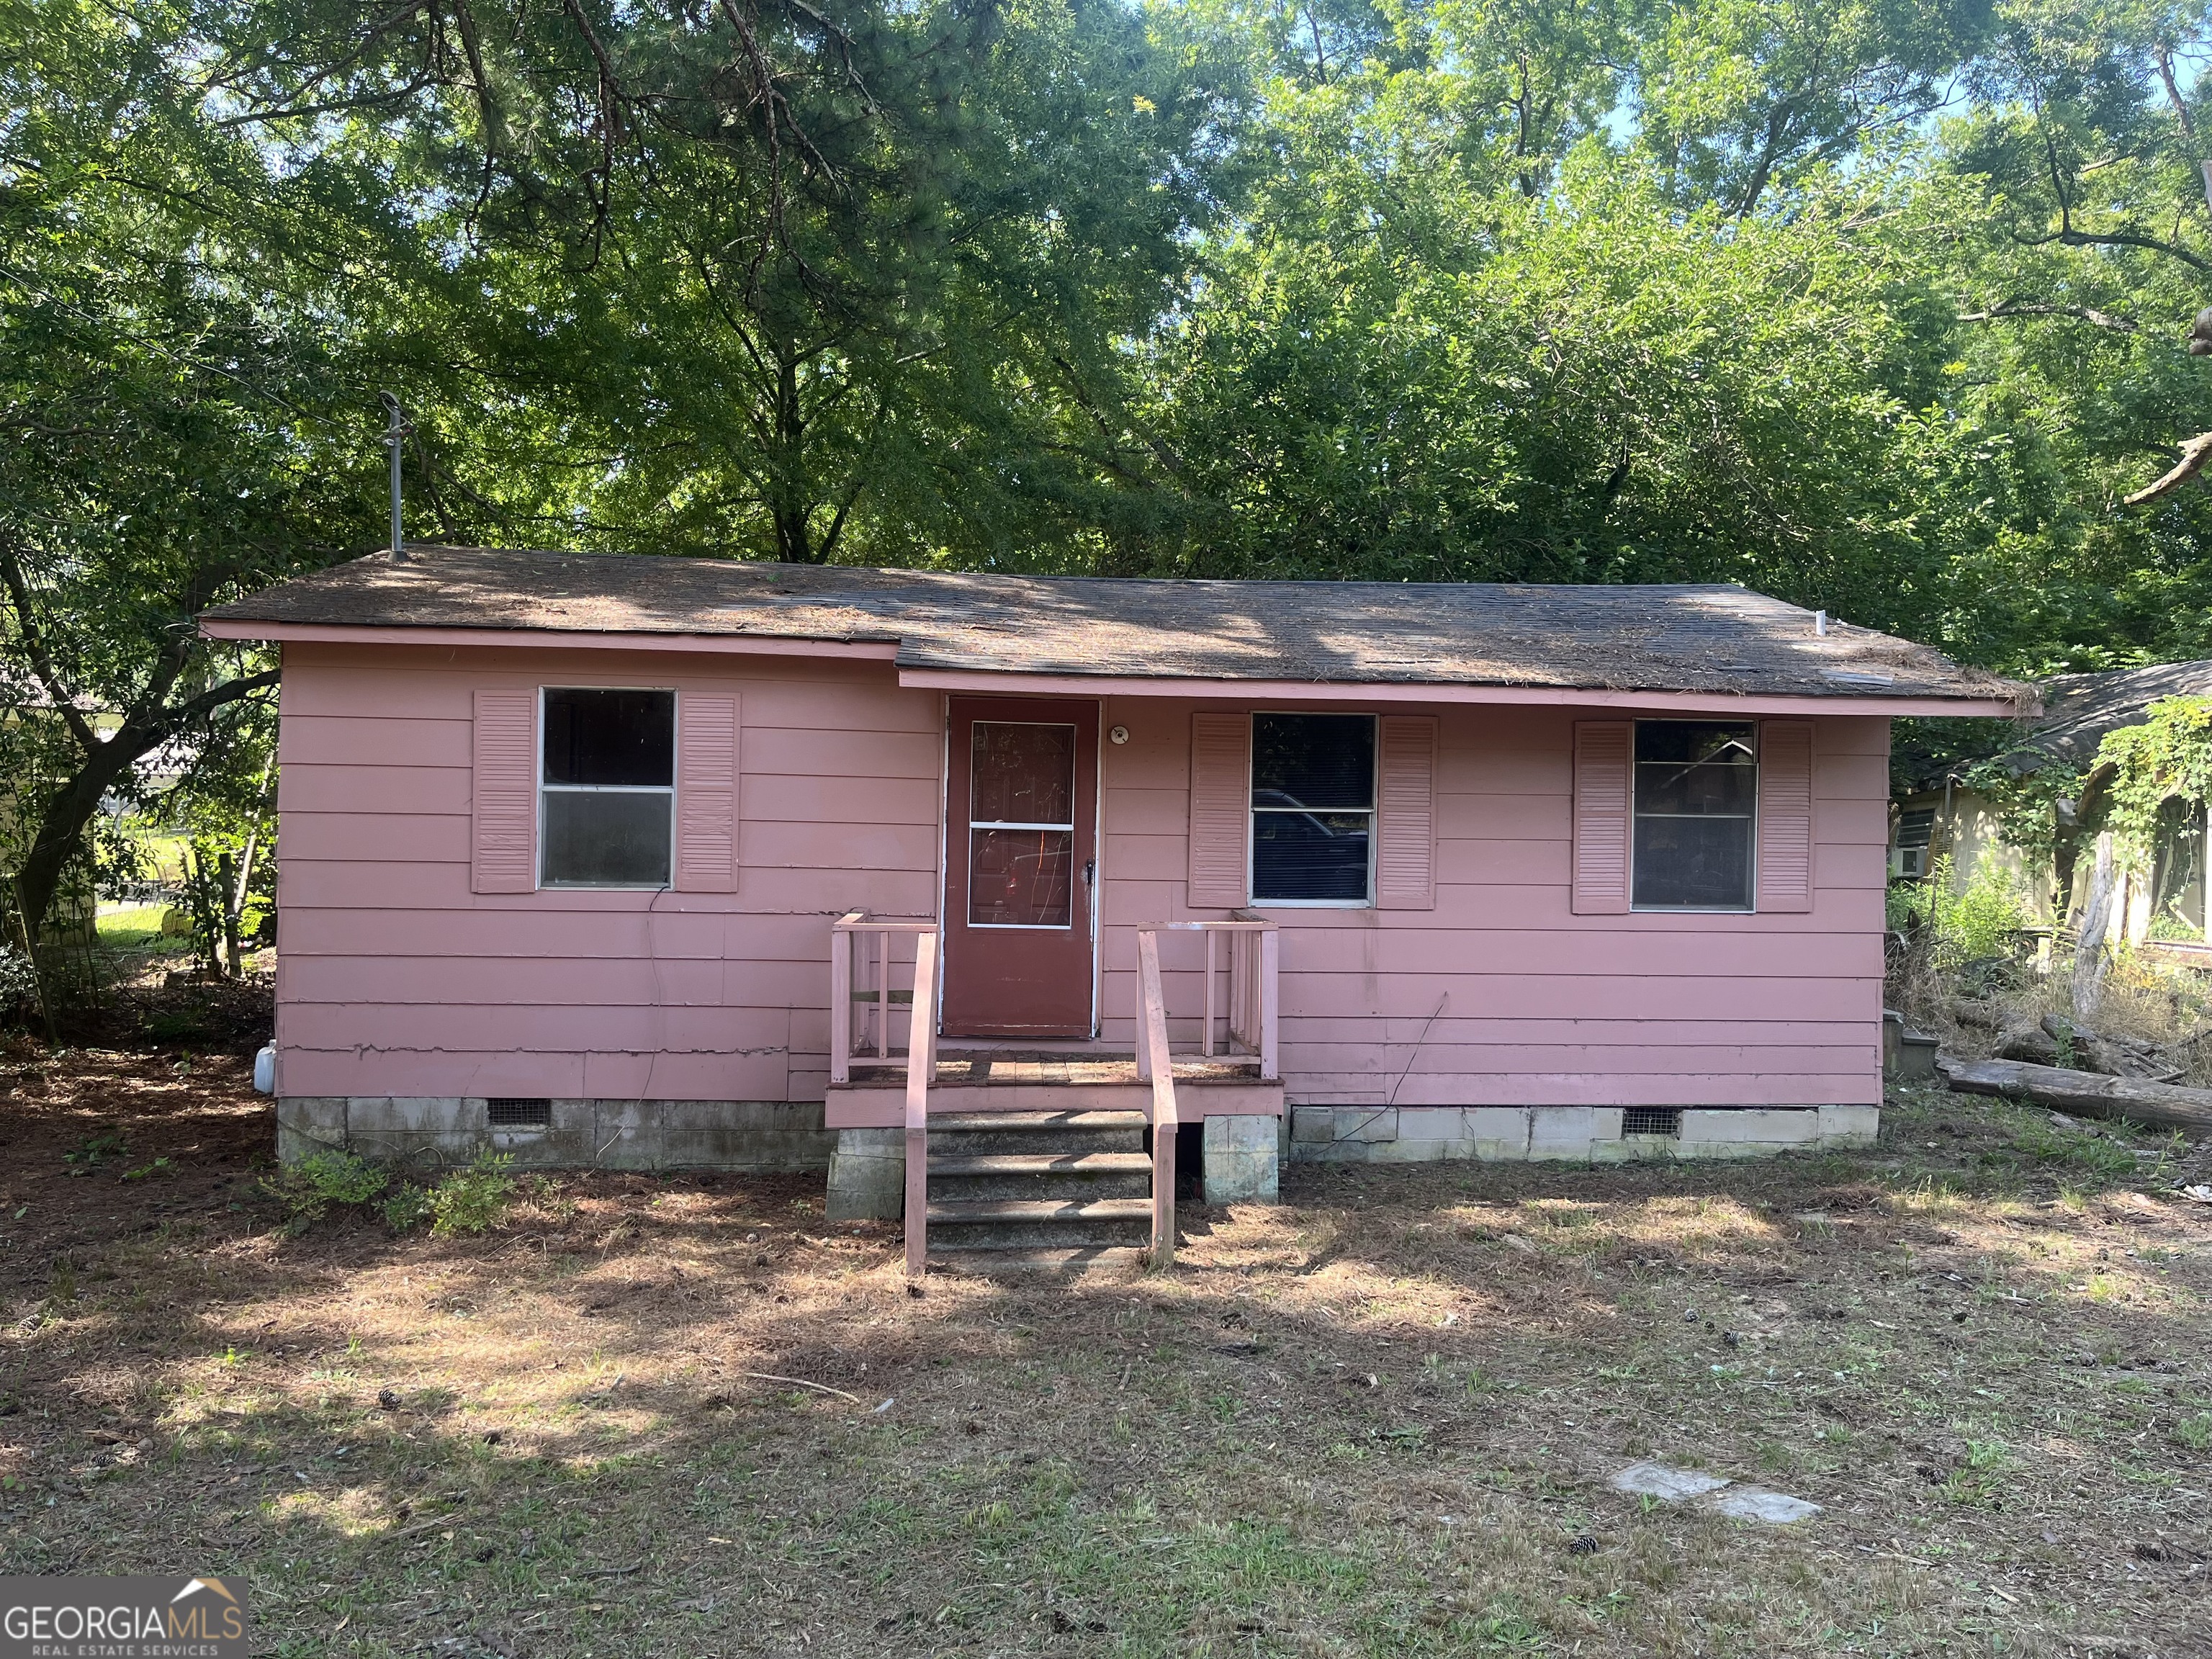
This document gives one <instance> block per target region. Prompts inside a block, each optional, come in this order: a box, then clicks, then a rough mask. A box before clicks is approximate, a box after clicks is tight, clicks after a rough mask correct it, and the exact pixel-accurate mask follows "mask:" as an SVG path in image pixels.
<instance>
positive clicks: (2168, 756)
mask: <svg viewBox="0 0 2212 1659" xmlns="http://www.w3.org/2000/svg"><path fill="white" fill-rule="evenodd" d="M2148 714H2149V718H2148V719H2147V720H2144V721H2143V722H2142V724H2141V725H2139V726H2121V727H2120V728H2119V729H2118V731H2115V732H2106V734H2105V740H2104V741H2103V742H2102V743H2101V744H2099V745H2098V747H2097V761H2098V764H2099V765H2100V766H2109V767H2111V768H2112V779H2111V781H2110V783H2109V784H2108V785H2107V787H2106V800H2107V802H2108V803H2109V804H2108V805H2107V808H2106V820H2105V821H2106V823H2107V825H2109V827H2110V828H2111V829H2112V845H2113V851H2114V854H2115V855H2116V856H2117V857H2118V858H2119V859H2120V860H2122V861H2123V862H2124V863H2125V864H2127V865H2128V866H2130V867H2131V868H2134V869H2138V870H2142V869H2148V867H2149V866H2150V861H2151V859H2152V857H2153V856H2154V853H2155V851H2156V848H2157V842H2158V829H2159V813H2160V808H2161V807H2163V806H2164V805H2166V802H2168V801H2169V800H2178V801H2181V802H2184V803H2185V804H2187V805H2191V806H2201V805H2203V803H2204V800H2205V798H2206V796H2207V795H2208V794H2212V698H2206V697H2164V698H2161V699H2160V700H2159V701H2158V702H2154V703H2153V704H2152V705H2151V706H2150V708H2149V711H2148Z"/></svg>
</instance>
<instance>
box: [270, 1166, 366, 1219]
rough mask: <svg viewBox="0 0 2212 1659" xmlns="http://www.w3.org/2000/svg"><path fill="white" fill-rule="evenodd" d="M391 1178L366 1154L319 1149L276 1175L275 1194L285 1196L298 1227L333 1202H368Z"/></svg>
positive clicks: (325, 1209) (320, 1216)
mask: <svg viewBox="0 0 2212 1659" xmlns="http://www.w3.org/2000/svg"><path fill="white" fill-rule="evenodd" d="M388 1179H389V1177H388V1176H386V1174H385V1173H384V1171H383V1170H380V1169H379V1168H378V1167H377V1166H376V1165H375V1164H372V1163H370V1162H369V1161H368V1159H367V1158H357V1157H356V1156H355V1155H354V1154H353V1153H351V1152H316V1153H314V1154H313V1155H312V1156H310V1157H307V1158H301V1160H300V1161H299V1162H298V1163H297V1164H294V1165H292V1167H291V1168H290V1169H289V1170H285V1171H284V1172H283V1174H282V1175H280V1176H277V1178H276V1195H277V1196H278V1197H279V1198H282V1199H283V1200H284V1207H285V1209H286V1210H287V1211H289V1212H290V1216H291V1220H292V1224H293V1226H294V1227H295V1229H297V1228H300V1227H304V1226H306V1225H308V1224H309V1223H310V1222H315V1221H319V1220H321V1219H322V1218H323V1217H324V1216H325V1214H327V1213H328V1212H329V1210H330V1207H331V1206H332V1205H333V1204H345V1205H355V1204H366V1203H368V1201H369V1200H371V1199H373V1198H374V1197H375V1196H376V1195H377V1194H379V1193H380V1192H382V1191H383V1190H384V1188H385V1183H386V1181H387V1180H388Z"/></svg>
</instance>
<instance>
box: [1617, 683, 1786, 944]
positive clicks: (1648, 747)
mask: <svg viewBox="0 0 2212 1659" xmlns="http://www.w3.org/2000/svg"><path fill="white" fill-rule="evenodd" d="M1758 741H1759V739H1758V729H1757V728H1756V727H1755V726H1748V725H1741V726H1738V725H1727V726H1723V725H1717V724H1710V723H1707V722H1705V721H1699V720H1639V721H1638V723H1637V726H1636V849H1635V864H1634V872H1635V880H1634V889H1633V893H1632V898H1633V902H1634V904H1635V906H1636V908H1638V909H1640V910H1641V909H1652V910H1748V909H1750V908H1751V903H1752V872H1753V862H1754V849H1755V842H1756V835H1755V831H1756V825H1757V812H1758V801H1759V748H1758Z"/></svg>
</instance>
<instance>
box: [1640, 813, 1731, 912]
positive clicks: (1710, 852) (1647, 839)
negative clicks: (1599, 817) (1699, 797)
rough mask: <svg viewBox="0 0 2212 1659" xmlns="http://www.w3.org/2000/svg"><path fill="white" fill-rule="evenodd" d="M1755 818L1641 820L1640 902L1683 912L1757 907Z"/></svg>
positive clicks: (1655, 818) (1641, 818) (1642, 818)
mask: <svg viewBox="0 0 2212 1659" xmlns="http://www.w3.org/2000/svg"><path fill="white" fill-rule="evenodd" d="M1751 842H1752V820H1751V819H1749V818H1747V817H1746V818H1721V817H1685V818H1658V817H1653V818H1646V817H1639V818H1638V819H1637V820H1636V890H1635V895H1634V899H1635V902H1637V903H1638V904H1650V905H1661V906H1675V907H1680V908H1696V909H1709V910H1729V909H1735V910H1747V909H1749V908H1751Z"/></svg>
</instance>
